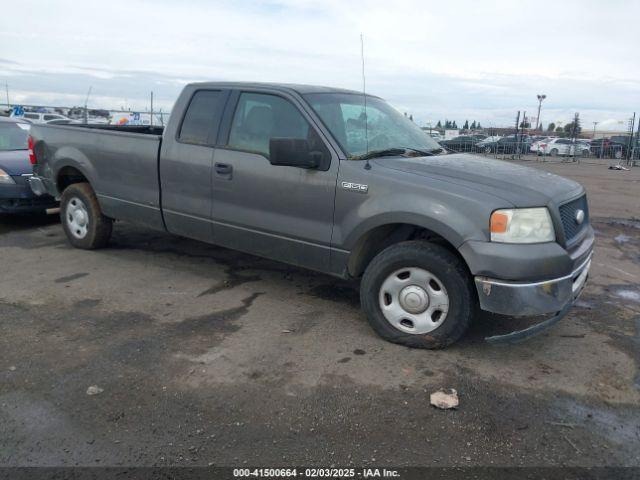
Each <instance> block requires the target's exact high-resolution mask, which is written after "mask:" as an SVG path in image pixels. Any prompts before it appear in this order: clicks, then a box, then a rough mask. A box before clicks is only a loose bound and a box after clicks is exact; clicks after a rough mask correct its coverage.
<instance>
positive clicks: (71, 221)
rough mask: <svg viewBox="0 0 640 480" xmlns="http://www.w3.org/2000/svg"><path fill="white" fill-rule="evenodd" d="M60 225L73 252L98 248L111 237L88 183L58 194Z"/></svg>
mask: <svg viewBox="0 0 640 480" xmlns="http://www.w3.org/2000/svg"><path fill="white" fill-rule="evenodd" d="M60 221H61V222H62V228H63V229H64V233H65V234H66V235H67V239H68V240H69V243H71V245H73V246H74V247H77V248H82V249H85V250H93V249H95V248H102V247H104V246H106V245H107V243H108V242H109V237H111V230H112V226H113V220H111V219H110V218H108V217H105V216H104V215H103V214H102V210H100V205H99V204H98V199H97V198H96V194H95V193H94V191H93V189H92V188H91V185H89V184H88V183H74V184H71V185H69V186H68V187H67V188H66V189H65V190H64V192H62V197H61V199H60Z"/></svg>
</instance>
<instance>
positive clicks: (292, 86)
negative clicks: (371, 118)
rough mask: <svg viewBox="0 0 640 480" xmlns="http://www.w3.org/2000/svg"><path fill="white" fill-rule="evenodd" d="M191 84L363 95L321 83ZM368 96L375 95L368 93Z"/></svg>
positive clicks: (196, 85) (193, 84)
mask: <svg viewBox="0 0 640 480" xmlns="http://www.w3.org/2000/svg"><path fill="white" fill-rule="evenodd" d="M189 85H190V86H195V87H199V88H238V89H242V88H270V89H273V90H280V91H288V92H296V93H299V94H300V95H306V94H309V93H348V94H356V95H362V92H359V91H357V90H348V89H346V88H336V87H323V86H320V85H305V84H297V83H270V82H196V83H190V84H189ZM367 96H368V97H375V95H370V94H367Z"/></svg>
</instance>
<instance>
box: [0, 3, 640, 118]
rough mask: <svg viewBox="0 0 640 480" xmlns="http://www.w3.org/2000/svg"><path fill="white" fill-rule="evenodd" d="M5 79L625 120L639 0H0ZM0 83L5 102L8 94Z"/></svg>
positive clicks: (71, 87)
mask: <svg viewBox="0 0 640 480" xmlns="http://www.w3.org/2000/svg"><path fill="white" fill-rule="evenodd" d="M2 14H3V15H2V16H3V21H2V28H1V29H0V82H2V83H4V82H5V80H6V82H8V85H9V94H10V100H11V102H12V103H15V102H20V103H25V104H53V105H69V106H70V105H76V104H83V103H84V98H85V96H86V94H87V90H88V89H89V87H90V86H92V94H91V97H90V100H89V105H90V106H91V107H94V108H98V107H102V108H120V107H122V106H127V107H131V108H133V109H143V108H148V104H149V100H148V96H149V92H150V91H151V90H153V91H154V93H155V96H156V105H157V106H160V107H163V108H164V109H165V110H166V109H170V108H171V106H172V104H173V101H174V100H175V98H176V96H177V94H178V92H179V91H180V88H181V86H182V85H183V84H184V83H186V82H190V81H200V80H247V81H275V82H293V83H311V84H320V85H330V86H337V87H345V88H353V89H360V88H361V87H362V80H361V70H360V69H361V64H360V33H362V34H363V35H364V40H365V62H366V74H367V91H368V92H370V93H373V94H376V95H380V96H382V97H384V98H386V99H387V100H389V101H390V102H391V103H392V104H393V105H394V106H395V107H396V108H398V109H399V110H401V111H406V112H409V113H412V114H413V115H414V118H415V119H416V121H417V122H418V123H419V124H420V125H424V124H427V123H428V122H433V123H434V124H435V122H436V121H437V120H444V119H445V118H448V119H451V120H456V121H457V122H458V124H459V125H460V124H461V123H462V122H464V120H465V119H469V120H470V121H472V120H478V121H480V122H482V124H483V126H490V125H495V126H507V125H511V124H512V123H513V121H514V119H515V115H516V112H517V110H522V111H525V110H526V111H527V114H535V111H536V108H537V100H536V94H538V93H544V94H546V95H547V100H545V102H544V103H543V109H542V115H541V117H542V122H543V123H544V124H545V126H546V124H547V123H548V122H550V121H554V122H556V123H560V122H565V123H567V122H569V121H570V120H571V118H572V117H573V114H574V112H580V116H581V119H582V122H583V126H584V128H593V125H592V122H593V121H599V122H601V123H600V125H602V126H606V127H608V128H610V129H623V128H624V126H623V125H621V122H625V123H626V121H627V119H628V118H629V117H630V116H631V115H632V113H633V111H634V110H638V111H640V61H639V57H640V55H639V52H638V49H639V45H640V27H639V25H640V23H639V19H640V2H638V1H628V0H626V1H625V0H609V1H604V0H603V1H590V0H580V1H557V0H556V1H545V0H536V1H515V0H505V1H497V0H496V1H492V2H489V1H484V2H483V1H479V0H454V1H442V0H438V1H429V0H421V1H416V2H412V1H401V0H394V1H389V0H385V1H368V2H362V1H358V0H350V1H342V0H321V1H316V0H301V1H294V0H282V1H262V2H261V1H248V0H236V1H220V2H215V1H206V0H194V1H175V0H153V1H136V0H109V1H107V2H105V1H100V2H97V1H92V0H82V1H78V0H56V1H51V0H6V1H4V2H3V5H2ZM5 101H6V100H5V98H4V95H3V94H2V95H0V102H5Z"/></svg>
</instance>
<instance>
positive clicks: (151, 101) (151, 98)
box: [150, 90, 153, 127]
mask: <svg viewBox="0 0 640 480" xmlns="http://www.w3.org/2000/svg"><path fill="white" fill-rule="evenodd" d="M150 124H151V126H152V127H153V90H152V91H151V122H150Z"/></svg>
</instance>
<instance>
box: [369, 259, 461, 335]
mask: <svg viewBox="0 0 640 480" xmlns="http://www.w3.org/2000/svg"><path fill="white" fill-rule="evenodd" d="M378 300H379V304H380V309H381V310H382V314H383V315H384V317H385V318H386V319H387V321H388V322H389V323H390V324H391V325H392V326H394V327H395V328H397V329H398V330H401V331H403V332H407V333H414V334H424V333H428V332H431V331H432V330H435V329H436V328H438V327H439V326H440V325H442V322H444V320H445V319H446V317H447V313H448V311H449V295H448V293H447V290H446V288H445V287H444V285H443V283H442V282H441V281H440V279H439V278H438V277H436V276H435V275H434V274H432V273H431V272H429V271H427V270H425V269H423V268H417V267H411V268H402V269H400V270H396V271H395V272H393V273H392V274H391V275H389V276H388V277H387V278H386V279H385V280H384V281H383V282H382V285H381V287H380V292H379V296H378Z"/></svg>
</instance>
